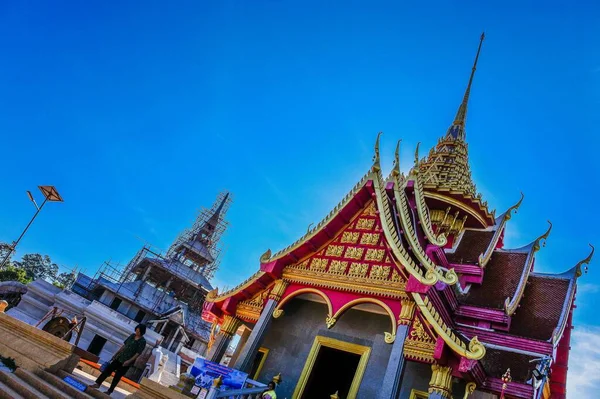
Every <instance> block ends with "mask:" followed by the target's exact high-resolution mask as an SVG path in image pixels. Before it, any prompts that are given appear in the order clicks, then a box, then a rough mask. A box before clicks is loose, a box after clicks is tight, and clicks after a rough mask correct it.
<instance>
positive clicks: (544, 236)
mask: <svg viewBox="0 0 600 399" xmlns="http://www.w3.org/2000/svg"><path fill="white" fill-rule="evenodd" d="M548 224H549V225H550V226H549V227H548V230H546V232H545V233H544V234H542V235H541V236H539V237H538V239H537V240H535V242H534V244H533V251H534V252H537V251H539V250H540V242H542V240H544V242H542V246H543V247H545V246H546V240H547V239H548V236H549V235H550V231H552V222H551V221H549V220H548Z"/></svg>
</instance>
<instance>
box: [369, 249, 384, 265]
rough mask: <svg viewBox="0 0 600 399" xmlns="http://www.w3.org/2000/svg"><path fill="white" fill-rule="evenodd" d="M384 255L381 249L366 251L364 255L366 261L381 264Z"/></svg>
mask: <svg viewBox="0 0 600 399" xmlns="http://www.w3.org/2000/svg"><path fill="white" fill-rule="evenodd" d="M384 255H385V251H384V250H383V249H374V248H369V249H367V254H366V255H365V260H366V261H375V262H381V261H382V260H383V256H384Z"/></svg>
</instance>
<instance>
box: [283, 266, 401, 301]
mask: <svg viewBox="0 0 600 399" xmlns="http://www.w3.org/2000/svg"><path fill="white" fill-rule="evenodd" d="M394 272H395V270H394V271H393V272H392V276H391V279H389V280H379V279H373V278H371V277H370V276H368V277H367V276H365V277H358V276H352V275H350V274H339V275H338V274H334V273H326V272H317V271H313V270H308V269H303V268H298V267H295V266H288V267H286V268H285V269H284V271H283V278H284V279H285V280H286V281H289V282H294V283H298V284H309V285H312V286H315V287H323V288H329V289H336V290H340V291H346V292H353V293H356V294H365V295H378V296H384V297H388V298H398V299H399V298H408V295H407V294H406V292H405V288H406V281H405V280H403V278H402V277H401V276H400V275H399V274H398V273H397V272H396V273H395V274H394Z"/></svg>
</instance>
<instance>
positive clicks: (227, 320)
mask: <svg viewBox="0 0 600 399" xmlns="http://www.w3.org/2000/svg"><path fill="white" fill-rule="evenodd" d="M241 325H242V321H241V320H240V319H238V318H237V317H233V316H229V315H225V317H223V324H221V329H220V330H219V334H221V335H224V336H226V337H228V338H231V337H233V335H234V334H235V333H236V331H237V329H238V328H239V327H240V326H241Z"/></svg>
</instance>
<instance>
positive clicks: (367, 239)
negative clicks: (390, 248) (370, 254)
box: [357, 233, 379, 245]
mask: <svg viewBox="0 0 600 399" xmlns="http://www.w3.org/2000/svg"><path fill="white" fill-rule="evenodd" d="M357 234H358V233H357ZM378 242H379V234H378V233H363V235H362V237H361V238H360V243H361V244H365V245H377V243H378Z"/></svg>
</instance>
